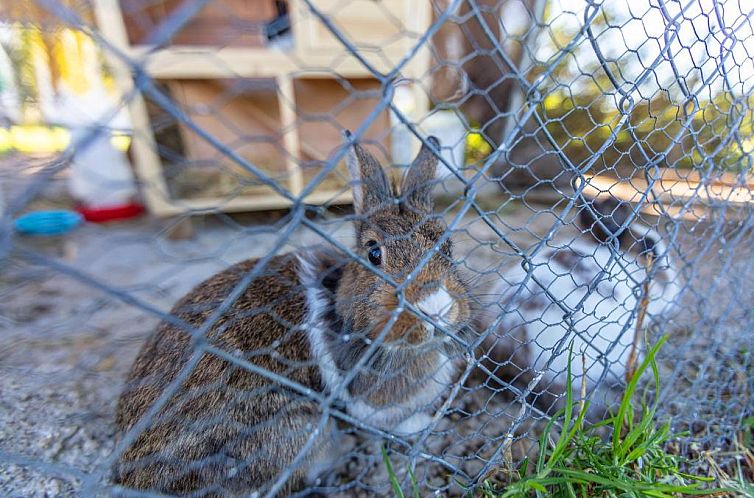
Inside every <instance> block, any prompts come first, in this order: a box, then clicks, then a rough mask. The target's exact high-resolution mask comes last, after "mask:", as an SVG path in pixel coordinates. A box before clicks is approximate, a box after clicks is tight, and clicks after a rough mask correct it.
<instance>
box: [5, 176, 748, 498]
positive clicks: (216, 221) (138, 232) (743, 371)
mask: <svg viewBox="0 0 754 498" xmlns="http://www.w3.org/2000/svg"><path fill="white" fill-rule="evenodd" d="M14 178H15V177H14ZM23 184H24V181H23V179H22V180H19V181H18V182H17V183H15V182H13V181H8V180H7V178H6V182H5V184H4V188H5V189H6V198H11V197H12V195H13V193H14V191H18V190H17V189H18V188H20V186H22V185H23ZM52 204H53V205H54V204H55V202H53V203H52ZM484 204H485V205H487V206H502V207H501V208H500V209H498V210H497V212H496V213H495V214H494V216H492V218H493V219H494V220H495V224H496V226H497V227H498V228H499V229H500V230H502V231H503V232H504V233H505V234H507V235H508V236H510V237H511V239H512V240H514V241H516V243H518V244H521V246H522V247H524V248H526V247H530V246H531V244H533V243H535V242H536V241H537V240H538V239H539V238H540V237H542V236H543V234H545V233H547V231H548V230H549V229H551V228H552V227H553V226H554V225H557V224H555V221H556V219H555V218H554V216H553V212H557V211H558V209H561V208H562V205H559V206H556V207H555V208H554V209H553V208H550V207H549V206H545V205H542V204H531V203H528V202H520V201H519V200H511V199H510V197H509V196H505V195H501V196H500V197H499V198H492V199H488V200H485V202H484ZM38 205H46V204H44V203H41V204H38ZM488 208H489V207H488ZM453 209H454V208H452V207H451V209H450V211H453ZM739 214H740V213H739ZM727 215H728V214H722V215H721V216H727ZM744 215H745V216H748V218H746V221H747V222H750V221H751V213H748V214H747V213H744ZM452 216H453V214H452V212H449V213H448V216H447V218H448V219H450V218H451V217H452ZM274 218H277V221H276V222H275V223H273V224H270V221H271V220H272V219H274ZM722 220H723V218H719V219H712V220H706V221H704V222H694V221H687V222H683V223H678V224H676V225H674V224H670V225H669V228H670V231H671V233H672V232H673V230H677V231H676V232H675V239H676V244H675V246H674V257H675V258H677V260H678V261H679V265H681V267H682V268H683V271H682V274H683V279H684V281H685V282H686V291H685V292H684V297H683V300H684V301H683V310H684V311H683V312H682V313H681V314H680V315H679V316H678V317H677V318H676V319H675V320H674V321H673V322H672V323H665V324H661V325H662V328H663V329H664V330H665V331H667V332H673V336H672V337H671V340H670V343H669V344H668V346H667V347H666V349H665V351H663V352H662V355H661V356H662V359H663V360H662V361H663V365H664V369H663V379H662V381H663V388H664V391H663V393H664V394H663V403H662V407H663V413H664V414H669V415H673V416H674V417H675V418H674V421H675V422H674V423H675V427H677V428H679V429H683V430H686V429H688V430H690V431H691V432H692V435H691V438H690V439H687V440H684V441H682V442H681V443H680V444H685V445H694V444H695V445H697V446H696V450H697V451H701V450H704V451H710V452H715V451H717V452H723V451H726V450H727V449H728V447H729V446H730V439H731V437H734V436H735V434H736V431H737V430H738V429H737V424H739V423H740V421H741V419H742V418H743V416H744V415H745V414H746V413H749V414H752V413H754V410H752V407H753V406H754V405H753V402H752V400H751V399H750V397H749V396H750V393H752V392H754V389H753V386H752V382H753V381H752V378H753V377H754V376H753V375H752V371H754V369H752V366H751V365H752V354H754V353H752V351H751V345H752V344H754V307H752V305H751V303H752V298H754V281H753V280H752V279H751V268H752V264H754V249H753V248H752V247H753V246H754V244H752V234H751V231H750V230H748V229H742V228H741V227H740V226H737V223H734V222H728V223H724V222H723V221H722ZM286 221H287V218H286V217H285V216H284V215H282V216H281V215H274V216H260V215H252V216H237V217H227V216H207V217H202V218H197V219H195V220H194V223H195V224H196V227H195V228H196V230H195V236H194V237H193V238H190V239H188V240H172V239H170V238H169V237H168V235H167V232H168V231H167V230H166V227H168V226H169V223H168V222H165V221H161V220H153V219H150V218H142V219H139V220H137V221H133V222H123V223H113V224H108V225H92V224H87V225H85V226H82V227H80V228H79V229H77V230H75V231H74V232H72V233H71V234H69V235H66V236H65V237H62V238H57V239H52V240H43V239H35V238H29V237H17V239H16V250H15V251H14V252H13V253H12V254H11V256H10V257H9V258H8V259H6V260H5V261H0V378H1V379H2V382H0V496H7V497H10V498H16V497H19V498H20V497H40V498H41V497H58V496H61V497H62V496H80V495H90V494H96V493H101V494H107V491H106V488H101V487H99V486H100V484H101V482H102V478H103V477H105V476H106V475H107V469H108V468H109V464H110V462H111V461H110V459H109V456H110V454H111V452H112V449H113V447H114V437H113V436H114V429H113V412H114V407H115V402H116V400H117V397H118V395H119V392H120V390H121V387H122V383H123V379H124V377H125V375H126V372H127V371H128V369H129V367H130V365H131V363H132V361H133V359H134V356H135V354H136V352H137V350H138V348H139V346H140V344H141V343H142V341H143V340H144V338H145V337H146V335H147V334H149V333H150V331H151V330H152V329H153V328H154V326H155V325H156V324H157V323H158V322H159V313H167V312H169V310H170V308H171V306H172V304H173V303H174V302H175V301H176V300H177V299H178V298H179V297H180V296H182V295H183V294H184V293H185V292H186V291H188V290H189V289H190V288H191V287H193V286H194V285H195V284H196V283H198V282H200V281H201V280H202V279H204V278H205V277H207V276H209V275H211V274H213V273H215V272H217V271H218V270H220V269H222V268H224V267H226V266H228V265H230V264H232V263H234V262H237V261H240V260H242V259H246V258H252V257H258V256H263V255H266V254H267V253H269V252H270V251H271V250H272V249H273V247H274V246H275V241H276V239H277V238H278V237H279V236H280V234H281V233H282V231H283V230H284V227H285V223H286ZM318 223H319V225H320V226H321V227H322V228H323V229H324V230H325V231H326V232H327V233H330V234H332V237H333V238H335V239H336V240H338V241H340V242H341V243H346V244H347V243H349V240H350V238H351V234H350V227H349V226H348V223H347V222H344V221H343V219H342V218H341V217H339V216H337V215H336V214H332V213H330V214H328V215H327V216H326V217H323V218H321V219H319V220H318ZM745 226H748V225H745ZM568 233H569V232H568V230H565V229H564V230H558V231H557V232H556V236H557V237H561V236H568V235H567V234H568ZM454 237H455V240H456V249H455V252H456V254H455V256H456V258H458V259H459V260H460V261H461V267H462V269H463V271H464V272H465V273H466V275H467V276H469V277H470V279H471V280H472V281H473V282H474V286H475V287H476V289H477V290H483V289H484V287H485V285H486V284H487V283H488V282H489V281H490V280H491V279H494V278H495V276H494V273H490V269H494V268H505V267H506V266H508V265H511V264H514V263H515V262H516V258H515V257H513V251H512V250H511V249H510V248H506V247H505V246H504V245H503V244H500V242H499V239H498V237H497V236H496V235H495V234H494V233H493V232H492V231H491V230H490V229H489V228H488V227H486V226H485V225H484V223H483V222H481V221H480V220H479V218H478V217H477V216H476V215H475V214H468V215H467V216H465V217H464V218H463V219H462V221H461V222H460V223H459V224H458V225H457V226H456V227H455V234H454ZM319 242H321V239H320V238H319V236H317V235H316V234H314V233H313V232H312V231H311V230H308V229H304V228H297V229H296V230H294V231H293V232H292V234H291V235H290V237H288V239H287V242H286V243H285V244H284V245H283V247H282V248H281V252H286V251H290V250H307V249H306V248H308V247H311V246H312V245H313V244H316V243H319ZM493 246H494V247H495V248H496V250H494V251H493V250H492V247H493ZM40 254H41V255H44V256H46V257H47V261H52V264H53V265H55V266H51V265H50V264H41V262H40V261H39V260H36V259H34V258H35V256H34V255H40ZM74 273H77V274H79V275H78V276H76V275H74ZM82 276H83V278H84V279H83V280H82ZM126 296H127V297H128V298H127V299H128V300H126V299H125V298H126ZM499 398H500V399H498V398H496V397H495V396H493V395H492V394H491V393H489V392H486V393H481V394H480V393H479V392H473V391H468V392H466V391H464V392H461V394H460V396H459V399H458V400H457V402H456V403H454V405H453V406H454V408H453V410H451V413H450V415H448V416H447V417H446V419H445V420H444V421H443V422H442V423H441V425H440V426H439V428H438V430H437V431H436V433H435V434H433V435H432V436H431V437H430V439H429V440H428V441H427V442H426V446H425V450H426V451H428V452H429V453H431V454H433V455H435V456H440V457H442V458H443V459H445V460H447V461H451V462H455V463H454V464H458V465H459V466H460V467H463V468H465V469H466V470H467V471H469V472H474V471H477V470H478V469H479V468H481V465H482V464H483V459H484V457H485V455H489V453H490V452H491V450H492V449H493V448H494V447H495V445H496V444H498V443H499V440H498V439H495V438H499V437H500V434H501V433H502V432H504V430H505V428H506V425H507V424H509V423H510V420H511V418H512V416H513V414H514V413H515V411H516V410H517V407H514V406H510V404H509V401H508V400H507V399H502V398H501V397H499ZM726 441H727V443H728V447H726V446H725V445H726ZM354 442H355V444H359V445H360V446H359V447H358V448H357V449H355V450H354V451H353V452H352V458H350V459H349V460H348V462H347V463H346V465H345V467H344V469H341V470H340V471H339V472H337V473H336V477H335V479H337V480H338V483H339V484H343V485H346V486H347V489H346V490H345V491H344V492H343V493H342V494H341V496H377V495H381V494H388V495H389V493H390V492H389V489H388V485H389V484H388V480H387V478H386V476H385V474H384V468H383V467H382V462H381V455H380V454H379V452H378V450H377V446H376V443H374V442H373V441H372V442H363V441H356V440H354ZM700 448H701V450H700ZM396 458H398V457H396ZM397 462H399V460H398V459H396V467H400V464H399V463H397ZM417 469H418V470H417V478H418V479H419V481H420V482H421V483H422V484H423V485H424V489H425V490H426V491H428V492H429V491H432V490H437V491H438V492H440V491H442V489H443V488H444V487H445V486H446V485H447V482H448V481H449V480H451V479H452V477H453V476H452V474H451V473H450V472H449V471H448V470H447V469H443V468H441V467H437V466H432V465H425V466H422V464H421V463H420V464H419V466H418V467H417ZM349 479H350V484H347V483H348V481H349ZM456 491H457V490H456ZM442 493H443V494H444V493H445V491H442Z"/></svg>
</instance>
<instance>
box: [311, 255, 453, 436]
mask: <svg viewBox="0 0 754 498" xmlns="http://www.w3.org/2000/svg"><path fill="white" fill-rule="evenodd" d="M298 260H299V264H300V273H299V279H300V281H301V283H302V284H303V285H304V286H305V287H306V303H307V307H308V313H307V317H306V321H305V323H304V327H305V330H306V334H307V337H308V339H309V344H310V345H311V348H312V354H313V356H314V359H315V360H316V361H317V364H318V366H319V371H320V374H321V375H322V382H323V383H324V388H325V390H326V391H327V392H330V393H331V392H333V391H334V390H335V389H338V388H340V386H341V385H342V384H343V380H344V378H343V375H342V374H341V372H340V370H339V369H338V367H337V365H336V364H335V359H334V358H333V356H332V354H331V353H330V351H329V349H328V347H327V344H326V341H325V331H326V330H327V327H328V324H327V323H326V322H325V319H324V311H325V310H326V309H327V306H328V297H327V295H326V291H325V289H323V288H322V286H321V285H320V282H319V280H318V276H317V268H316V264H313V263H312V262H311V261H309V260H307V259H306V258H305V257H304V256H302V255H299V256H298ZM435 294H437V295H435ZM435 294H433V295H432V296H430V298H431V301H429V302H427V303H424V305H425V306H426V309H422V311H424V313H427V314H428V315H430V316H435V315H441V314H442V312H443V311H444V312H445V313H447V310H448V309H449V308H450V304H452V302H453V301H452V299H451V298H450V295H449V294H448V293H447V292H446V291H444V290H443V291H441V292H438V293H435ZM418 306H421V304H419V305H418ZM437 310H440V312H439V313H438V312H437ZM428 311H429V312H428ZM439 355H440V358H439V362H440V367H439V369H438V370H437V372H435V374H434V375H433V376H432V378H431V379H430V382H428V385H427V386H426V389H422V390H421V391H420V394H419V395H418V396H417V397H416V398H415V399H412V403H411V406H406V405H403V406H400V405H393V406H390V407H374V406H372V405H370V404H369V403H366V402H364V401H363V400H360V399H352V398H351V396H350V395H349V393H348V390H347V389H345V388H343V389H341V391H340V393H339V398H340V400H342V401H344V402H346V403H347V406H348V412H349V413H350V414H351V415H352V416H353V417H354V418H357V419H358V420H361V421H362V422H364V423H367V424H369V425H372V426H374V427H378V428H380V429H384V430H395V429H402V430H401V432H402V433H408V432H407V430H414V432H418V430H419V429H420V428H419V425H421V424H417V422H418V421H421V420H424V421H426V420H428V419H427V417H429V416H428V415H426V414H424V413H422V411H421V410H422V409H423V408H425V407H427V406H429V405H430V404H431V403H432V402H434V401H436V399H437V397H438V396H439V395H440V394H441V393H442V392H443V391H444V390H445V389H447V387H448V386H449V385H450V383H451V382H452V380H453V374H454V372H455V367H456V365H455V362H454V361H453V360H452V359H450V358H449V357H448V356H447V355H446V354H445V353H444V352H440V353H439ZM420 415H423V416H420ZM412 419H413V420H412ZM404 423H405V424H406V425H405V426H404ZM421 429H423V427H422V428H421Z"/></svg>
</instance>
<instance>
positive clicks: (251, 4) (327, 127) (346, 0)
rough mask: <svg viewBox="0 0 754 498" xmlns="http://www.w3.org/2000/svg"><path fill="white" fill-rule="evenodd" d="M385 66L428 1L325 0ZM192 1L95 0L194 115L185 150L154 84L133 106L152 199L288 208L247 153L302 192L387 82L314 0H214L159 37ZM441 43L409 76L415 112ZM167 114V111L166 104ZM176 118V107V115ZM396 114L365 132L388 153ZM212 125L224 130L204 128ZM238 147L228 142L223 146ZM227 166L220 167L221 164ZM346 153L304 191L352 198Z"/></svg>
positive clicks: (402, 52)
mask: <svg viewBox="0 0 754 498" xmlns="http://www.w3.org/2000/svg"><path fill="white" fill-rule="evenodd" d="M311 3H312V4H313V5H314V6H315V7H316V8H317V10H319V11H320V12H321V13H322V14H324V15H325V16H327V18H328V19H329V20H330V21H331V22H332V23H333V25H334V26H335V27H336V29H337V30H338V31H339V32H340V33H342V34H343V35H344V36H345V37H346V38H347V39H348V40H349V42H350V43H352V44H353V45H354V46H355V47H357V53H358V55H359V56H360V57H362V58H363V59H364V60H366V61H367V63H368V64H369V65H371V66H372V67H373V68H374V70H376V71H378V72H380V73H382V74H385V73H387V72H389V71H390V70H392V69H393V68H394V67H395V66H396V65H397V64H398V62H399V61H401V60H402V59H403V58H404V57H406V54H407V53H408V51H409V49H411V48H412V47H413V46H414V45H415V44H416V43H417V41H418V39H419V37H420V36H421V35H422V34H423V33H424V31H425V30H426V28H427V26H428V25H429V20H430V15H431V12H430V3H429V2H422V1H420V0H379V1H378V0H313V1H312V2H311ZM181 4H182V2H181V1H180V0H160V1H154V0H94V6H95V14H96V18H97V23H98V25H99V28H100V30H101V32H102V34H103V36H105V37H106V38H107V39H108V41H109V42H110V43H112V44H113V45H114V46H115V47H117V48H118V49H119V50H121V51H123V52H124V53H125V54H127V55H128V56H130V57H131V58H132V59H134V60H137V61H141V63H142V64H143V65H142V67H143V68H144V70H145V71H146V73H147V74H148V75H149V76H150V77H151V78H153V79H154V80H155V81H156V82H158V83H159V84H160V85H161V88H163V89H165V90H166V91H167V92H168V93H169V94H170V97H171V98H172V100H173V101H174V102H175V103H177V104H178V107H179V108H180V109H181V111H182V112H183V113H184V114H185V115H186V116H188V117H189V118H190V122H191V123H193V124H195V125H197V126H198V127H199V128H200V130H197V129H196V128H193V127H192V126H191V125H189V124H187V122H186V121H180V120H177V121H176V122H177V128H178V130H179V133H178V135H180V137H179V138H180V140H179V142H181V143H180V146H176V147H174V148H179V149H180V150H178V151H175V150H174V151H173V153H166V152H165V150H166V148H168V149H169V148H170V147H168V146H166V144H165V143H161V141H160V136H159V130H158V129H159V124H158V123H157V121H158V120H157V119H156V118H155V115H154V112H152V110H153V108H155V107H156V106H154V105H151V106H150V104H149V102H148V99H147V97H146V96H140V95H137V97H136V98H134V99H132V100H131V102H130V104H129V108H130V109H129V110H130V113H131V117H132V121H133V126H134V140H133V142H132V157H133V161H134V166H135V169H136V172H137V174H138V176H139V177H140V181H141V183H142V185H143V193H144V198H145V201H146V203H147V204H148V207H149V208H150V210H151V211H152V212H153V213H154V214H156V215H158V216H169V215H174V214H179V213H185V212H197V211H198V212H201V211H209V210H215V209H220V210H222V211H247V210H263V209H275V208H284V207H286V206H289V205H290V200H289V199H288V198H286V197H285V196H282V195H280V194H278V193H277V192H275V191H274V190H273V189H272V188H271V187H270V186H269V185H268V184H265V183H264V182H260V181H259V178H258V177H256V176H255V175H253V174H252V173H250V172H249V171H248V170H247V169H245V168H243V167H242V166H240V165H239V162H238V160H237V159H241V160H242V161H247V162H248V164H251V165H253V166H254V167H255V168H258V169H259V170H261V171H262V172H263V173H264V174H265V175H266V176H268V177H269V178H271V179H272V180H273V181H274V182H275V184H277V185H279V186H281V187H283V188H285V189H286V190H287V191H288V192H290V194H291V195H292V196H299V195H300V194H301V193H302V192H303V191H304V190H305V189H306V188H307V185H308V184H309V182H310V180H311V179H312V178H313V177H314V176H315V175H316V174H317V173H318V172H319V171H320V170H321V168H322V167H323V165H324V164H326V162H327V161H328V160H329V159H331V158H332V157H333V154H334V153H335V152H336V151H337V150H338V148H339V147H340V146H341V144H342V139H341V135H340V132H341V129H342V128H351V129H356V128H358V127H359V126H361V124H362V123H363V122H364V121H365V119H366V118H367V116H369V115H370V114H372V113H374V112H375V109H376V107H377V105H378V103H379V100H380V97H381V92H382V89H381V85H380V83H379V81H378V80H377V79H376V78H375V77H374V75H373V73H371V72H370V70H369V68H368V67H366V65H365V64H364V63H362V62H361V61H359V60H358V58H357V57H355V56H354V54H352V53H351V52H350V51H349V50H348V49H346V48H345V47H344V46H343V44H342V43H341V41H339V40H338V39H337V38H336V37H335V36H333V35H332V33H331V32H330V30H329V29H328V28H327V26H326V25H325V24H324V23H323V22H321V20H320V19H319V18H318V17H317V16H316V15H315V14H313V13H312V12H311V10H310V9H309V7H308V5H307V3H306V2H304V1H303V0H287V1H283V0H210V2H208V3H206V4H205V5H204V7H202V8H201V9H200V10H199V11H198V12H197V13H195V15H194V16H193V17H191V19H190V20H189V21H188V22H187V23H186V24H185V25H184V26H183V27H182V28H181V29H179V30H178V31H177V32H175V33H173V34H172V36H171V37H170V41H169V43H168V44H163V45H161V46H160V47H155V46H153V45H151V44H150V43H151V41H152V37H155V36H159V34H160V26H161V23H162V21H164V20H165V19H166V18H167V16H169V15H170V14H171V13H172V12H174V11H175V9H177V8H179V7H180V6H181ZM110 64H111V66H112V67H113V72H114V74H115V76H116V80H117V81H118V82H119V84H120V86H121V87H122V91H123V92H124V94H127V92H128V91H129V90H131V89H132V88H133V79H132V76H131V73H130V70H129V68H128V67H126V66H125V65H124V64H123V63H122V61H120V60H118V59H117V57H111V60H110ZM428 65H429V52H428V51H427V50H426V49H422V50H420V51H418V52H417V53H416V54H414V56H413V57H412V58H411V59H410V61H409V62H408V63H407V64H406V65H405V66H404V67H403V69H402V71H401V75H402V76H403V77H405V78H407V79H408V80H410V81H414V82H415V83H414V84H413V85H412V92H413V95H414V96H415V105H414V106H413V107H414V110H413V111H412V112H413V113H415V115H413V116H411V117H412V119H414V118H420V117H421V116H423V115H424V113H425V112H426V110H427V107H428V99H427V96H426V92H425V91H424V90H422V88H421V87H420V85H419V84H416V82H418V81H419V80H420V79H421V78H423V77H426V75H427V73H428ZM163 114H164V111H163ZM171 118H172V119H173V120H175V116H172V117H171ZM390 125H391V119H390V115H389V113H388V110H387V109H384V110H382V111H380V112H379V113H378V114H377V117H376V119H374V121H373V122H372V124H371V126H370V127H369V129H368V130H367V131H366V133H365V134H364V137H365V139H366V141H367V143H371V144H372V145H371V146H372V147H373V150H375V151H376V152H377V153H378V155H379V156H381V159H382V160H384V161H388V160H389V159H390V155H391V151H390ZM203 132H206V133H207V134H208V135H210V136H211V137H212V138H213V139H215V140H216V142H215V143H212V141H211V140H212V139H210V140H208V138H209V137H207V136H202V135H203ZM218 145H221V147H220V148H223V149H226V150H224V151H221V150H220V148H218ZM218 172H220V174H218ZM347 186H348V179H347V176H346V174H345V169H344V167H343V165H342V164H341V165H339V166H338V168H337V169H336V170H334V171H333V172H331V173H329V174H328V176H327V177H326V178H325V179H324V181H322V182H321V183H319V184H318V185H317V186H316V188H314V189H313V190H311V191H310V192H309V195H308V196H307V197H306V198H305V201H306V202H308V203H313V204H317V203H347V202H350V200H351V197H350V191H349V189H348V188H347Z"/></svg>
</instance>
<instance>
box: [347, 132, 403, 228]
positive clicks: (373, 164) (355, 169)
mask: <svg viewBox="0 0 754 498" xmlns="http://www.w3.org/2000/svg"><path fill="white" fill-rule="evenodd" d="M343 137H344V138H345V140H346V142H352V144H351V147H350V150H349V151H348V156H347V157H346V164H347V165H348V172H349V173H350V175H351V186H352V188H353V205H354V209H355V211H356V213H357V214H369V213H372V212H374V211H375V210H377V209H378V208H379V207H380V206H382V205H384V204H388V203H390V202H391V201H392V199H393V195H392V192H391V190H390V184H389V183H388V181H387V176H385V172H384V171H383V169H382V166H380V163H379V161H377V159H375V158H374V156H372V154H370V153H369V152H367V151H366V150H364V148H363V147H362V146H361V145H359V144H357V143H356V142H353V138H352V135H351V132H350V131H348V130H344V131H343Z"/></svg>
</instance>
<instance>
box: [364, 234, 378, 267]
mask: <svg viewBox="0 0 754 498" xmlns="http://www.w3.org/2000/svg"><path fill="white" fill-rule="evenodd" d="M367 247H368V248H369V252H368V253H367V256H368V257H369V262H370V263H372V264H373V265H374V266H380V265H381V264H382V249H380V246H378V245H377V242H376V241H374V240H370V241H369V242H367Z"/></svg>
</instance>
